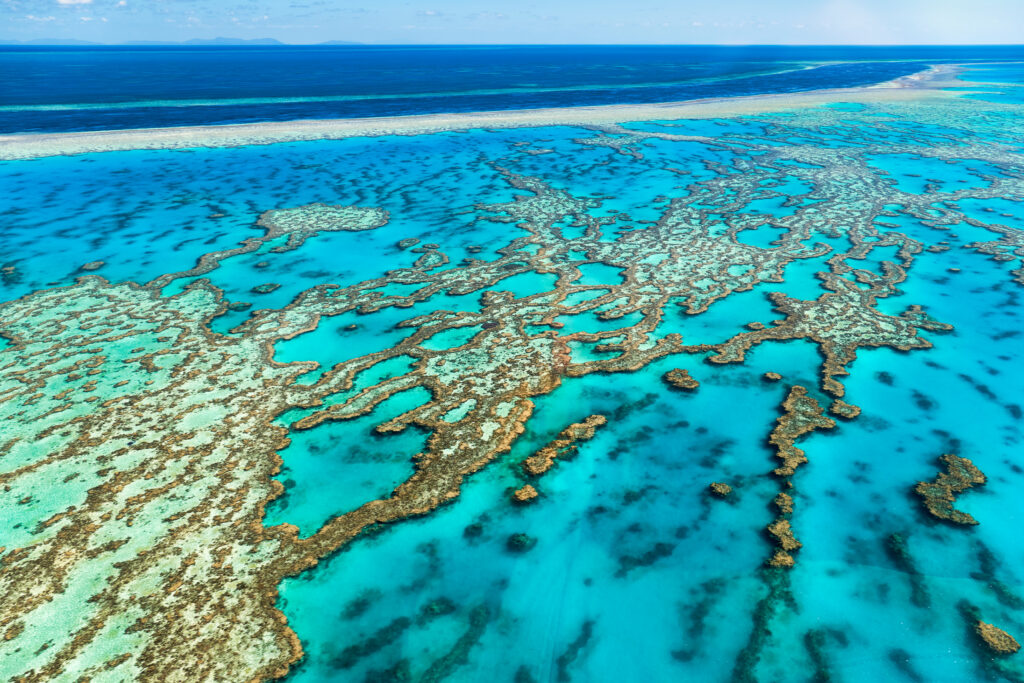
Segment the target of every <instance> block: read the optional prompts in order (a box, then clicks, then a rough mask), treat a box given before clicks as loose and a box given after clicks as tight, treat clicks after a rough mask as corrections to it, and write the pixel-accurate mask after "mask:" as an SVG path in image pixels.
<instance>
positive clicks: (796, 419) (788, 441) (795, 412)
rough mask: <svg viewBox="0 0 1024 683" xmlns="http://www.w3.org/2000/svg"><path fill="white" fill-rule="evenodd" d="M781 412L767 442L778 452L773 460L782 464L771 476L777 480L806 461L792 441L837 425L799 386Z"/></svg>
mask: <svg viewBox="0 0 1024 683" xmlns="http://www.w3.org/2000/svg"><path fill="white" fill-rule="evenodd" d="M782 409H783V411H784V412H783V414H782V416H781V417H780V418H779V419H778V420H776V426H775V429H774V430H772V433H771V435H770V436H769V437H768V441H769V442H770V443H771V444H772V445H773V446H775V448H776V449H777V452H776V456H775V457H777V458H778V459H779V460H781V461H782V465H781V466H779V467H777V468H776V469H775V470H774V474H775V475H776V476H778V477H790V476H792V475H793V473H794V472H796V468H797V467H799V466H800V465H802V464H804V463H805V462H807V456H806V455H805V454H804V452H803V450H801V449H799V448H797V447H796V446H795V445H794V442H795V441H796V440H797V439H799V438H800V437H801V436H803V435H804V434H808V433H810V432H813V431H814V430H815V429H831V428H833V427H835V426H836V422H835V420H833V419H832V418H829V417H825V415H824V412H825V411H824V410H822V408H821V405H819V404H818V402H817V401H816V400H815V399H814V397H812V396H808V395H807V389H806V388H805V387H802V386H800V385H799V384H797V385H794V386H793V388H792V389H790V390H789V395H788V396H787V397H786V400H785V402H784V403H783V404H782Z"/></svg>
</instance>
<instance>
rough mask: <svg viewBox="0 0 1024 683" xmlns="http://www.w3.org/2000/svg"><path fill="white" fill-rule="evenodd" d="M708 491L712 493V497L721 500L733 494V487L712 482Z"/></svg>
mask: <svg viewBox="0 0 1024 683" xmlns="http://www.w3.org/2000/svg"><path fill="white" fill-rule="evenodd" d="M708 490H709V491H711V494H712V495H714V496H718V497H719V498H725V497H726V496H728V495H729V494H730V493H732V487H731V486H729V485H728V484H723V483H722V482H720V481H713V482H711V483H710V484H709V485H708Z"/></svg>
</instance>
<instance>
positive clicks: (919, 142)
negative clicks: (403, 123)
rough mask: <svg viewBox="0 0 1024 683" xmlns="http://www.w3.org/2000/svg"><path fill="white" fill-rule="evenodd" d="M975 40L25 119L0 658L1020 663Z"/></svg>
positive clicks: (1002, 306) (998, 158)
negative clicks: (482, 117) (960, 59)
mask: <svg viewBox="0 0 1024 683" xmlns="http://www.w3.org/2000/svg"><path fill="white" fill-rule="evenodd" d="M963 78H964V79H966V80H970V81H975V82H974V83H971V84H969V86H970V90H971V94H969V95H966V96H962V95H960V94H959V93H958V92H957V91H956V90H954V91H951V92H950V93H948V95H949V96H948V97H947V96H942V97H932V98H922V99H920V101H917V100H914V99H912V98H908V99H907V100H906V101H898V100H895V99H893V100H891V101H884V102H875V103H871V102H869V103H866V104H861V103H848V102H842V101H837V102H835V103H833V104H830V105H828V106H815V107H805V108H800V109H795V110H792V111H788V112H785V113H782V114H749V115H745V116H742V117H736V118H712V119H703V120H680V121H654V122H650V121H649V122H644V123H623V124H616V125H610V124H602V125H599V126H592V127H546V128H512V129H502V130H471V131H467V132H440V133H431V134H422V135H408V136H382V137H376V138H361V137H357V138H350V139H345V140H330V141H316V142H295V143H278V144H273V145H252V146H240V147H232V148H220V149H209V148H195V149H186V150H164V151H153V150H150V151H142V150H140V151H119V152H104V153H93V154H83V155H78V156H67V157H47V158H39V159H32V160H21V161H9V162H3V163H2V164H0V196H2V197H4V198H5V200H4V205H5V208H4V212H3V218H4V227H3V229H2V230H0V278H2V281H0V300H2V301H4V302H6V303H3V304H0V635H2V636H3V637H2V638H0V679H3V680H24V681H44V680H68V681H72V680H79V679H81V678H87V679H89V680H92V681H133V680H207V679H208V680H268V679H273V678H283V680H286V681H293V682H295V683H300V682H301V683H316V682H319V681H339V682H349V681H442V680H444V681H509V682H515V683H527V682H529V681H557V682H559V683H562V682H566V681H581V682H583V681H681V680H693V681H735V682H745V681H763V682H768V681H807V680H815V681H827V680H831V681H907V682H910V683H914V682H921V681H928V682H932V681H975V680H992V681H1024V659H1022V658H1024V655H1021V654H1019V653H1015V652H1016V648H1017V647H1019V646H1017V643H1016V640H1015V639H1017V640H1019V639H1021V638H1024V563H1022V562H1024V536H1022V535H1021V533H1020V528H1021V524H1022V523H1024V495H1022V492H1024V469H1022V467H1024V459H1022V453H1024V451H1022V426H1024V421H1022V417H1024V325H1022V323H1024V321H1022V317H1021V311H1022V305H1024V264H1022V260H1024V100H1022V98H1021V94H1020V93H1021V90H1022V86H1024V70H1022V68H1021V67H1020V65H1016V64H1008V65H986V66H984V67H981V68H977V69H976V70H971V71H968V72H967V73H966V74H965V75H963ZM986 83H988V84H991V85H988V86H986V85H985V84H986ZM979 90H984V92H978V91H979Z"/></svg>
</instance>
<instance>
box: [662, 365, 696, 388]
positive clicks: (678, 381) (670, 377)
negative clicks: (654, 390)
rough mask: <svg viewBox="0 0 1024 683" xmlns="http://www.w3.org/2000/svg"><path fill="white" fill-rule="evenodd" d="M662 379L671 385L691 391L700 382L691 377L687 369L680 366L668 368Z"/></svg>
mask: <svg viewBox="0 0 1024 683" xmlns="http://www.w3.org/2000/svg"><path fill="white" fill-rule="evenodd" d="M663 379H664V380H665V381H666V382H667V383H668V384H670V385H671V386H673V387H675V388H677V389H683V390H685V391H693V390H695V389H696V388H697V387H699V386H700V382H698V381H697V380H695V379H694V378H693V377H691V376H690V373H689V371H687V370H683V369H680V368H677V369H675V370H669V371H668V372H666V373H665V376H664V377H663Z"/></svg>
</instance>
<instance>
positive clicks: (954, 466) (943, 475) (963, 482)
mask: <svg viewBox="0 0 1024 683" xmlns="http://www.w3.org/2000/svg"><path fill="white" fill-rule="evenodd" d="M939 462H940V463H942V464H943V465H944V466H945V469H946V471H945V472H939V474H938V475H937V476H936V477H935V481H921V482H918V483H917V485H916V486H915V487H914V492H915V493H917V495H918V496H920V497H921V502H922V503H923V504H924V507H925V509H926V510H928V513H929V514H931V515H932V516H933V517H937V518H939V519H943V520H947V521H949V522H953V523H955V524H968V525H973V524H977V523H978V520H976V519H975V518H974V517H973V516H972V515H970V514H968V513H966V512H962V511H960V510H957V509H956V508H955V507H953V504H954V503H956V496H957V494H959V493H963V492H964V491H966V490H967V489H969V488H971V487H973V486H981V485H983V484H984V483H985V481H986V478H985V475H984V474H983V473H982V471H981V470H979V469H978V468H977V467H975V465H974V463H973V462H971V461H970V460H968V459H967V458H962V457H960V456H958V455H953V454H951V453H947V454H946V455H942V456H940V457H939Z"/></svg>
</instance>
